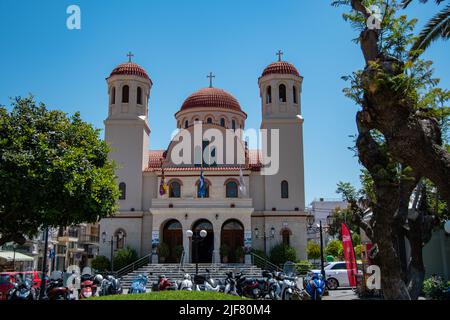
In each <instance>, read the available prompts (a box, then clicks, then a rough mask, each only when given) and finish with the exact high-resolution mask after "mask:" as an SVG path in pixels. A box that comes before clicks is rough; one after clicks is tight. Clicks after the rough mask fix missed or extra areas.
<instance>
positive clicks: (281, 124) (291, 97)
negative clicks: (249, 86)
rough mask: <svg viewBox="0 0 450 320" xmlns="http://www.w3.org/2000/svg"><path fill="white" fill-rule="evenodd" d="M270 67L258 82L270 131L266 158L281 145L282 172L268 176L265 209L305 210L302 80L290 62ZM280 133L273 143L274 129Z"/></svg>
mask: <svg viewBox="0 0 450 320" xmlns="http://www.w3.org/2000/svg"><path fill="white" fill-rule="evenodd" d="M277 55H278V59H277V60H278V61H276V62H273V63H271V64H270V65H268V66H267V67H266V68H265V69H264V71H263V73H262V75H261V77H260V78H259V80H258V84H259V89H260V96H261V112H262V122H261V129H266V130H267V131H268V135H267V136H268V138H269V139H268V140H267V141H268V142H267V143H266V144H264V142H263V146H262V149H263V155H264V154H269V155H271V150H276V148H275V145H273V144H274V143H278V150H279V169H278V172H276V173H275V174H268V175H266V176H265V178H264V180H265V209H266V210H268V211H269V210H274V209H275V210H276V211H304V209H305V190H304V159H303V118H302V116H301V91H302V82H303V77H302V76H301V75H300V74H299V72H298V71H297V69H296V68H295V67H294V66H293V65H292V64H290V63H288V62H286V61H283V60H282V55H283V52H281V51H278V52H277ZM273 129H275V130H278V132H279V141H271V140H270V136H271V133H270V131H271V130H273Z"/></svg>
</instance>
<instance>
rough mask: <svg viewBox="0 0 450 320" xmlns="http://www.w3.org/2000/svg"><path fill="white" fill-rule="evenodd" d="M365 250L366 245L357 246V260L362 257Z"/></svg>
mask: <svg viewBox="0 0 450 320" xmlns="http://www.w3.org/2000/svg"><path fill="white" fill-rule="evenodd" d="M363 251H364V245H362V244H358V245H356V246H355V256H356V259H357V260H358V259H361V254H362V252H363Z"/></svg>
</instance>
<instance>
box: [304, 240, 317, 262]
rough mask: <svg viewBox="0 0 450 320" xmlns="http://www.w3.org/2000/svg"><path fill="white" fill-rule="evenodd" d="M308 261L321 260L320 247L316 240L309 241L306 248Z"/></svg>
mask: <svg viewBox="0 0 450 320" xmlns="http://www.w3.org/2000/svg"><path fill="white" fill-rule="evenodd" d="M306 250H307V254H308V259H311V260H316V259H320V245H319V244H318V243H317V242H315V241H314V240H309V241H308V244H307V246H306Z"/></svg>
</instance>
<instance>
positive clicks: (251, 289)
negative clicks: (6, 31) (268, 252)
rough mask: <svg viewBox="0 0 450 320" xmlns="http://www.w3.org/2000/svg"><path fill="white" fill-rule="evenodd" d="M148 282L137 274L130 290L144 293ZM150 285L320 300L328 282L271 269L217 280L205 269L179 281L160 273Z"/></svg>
mask: <svg viewBox="0 0 450 320" xmlns="http://www.w3.org/2000/svg"><path fill="white" fill-rule="evenodd" d="M182 271H183V272H185V271H184V270H182ZM147 283H148V275H143V274H139V275H137V276H136V278H135V279H134V280H133V282H132V284H131V287H130V290H129V291H128V293H129V294H135V293H145V292H146V291H147V290H146V286H147ZM151 288H152V289H151V291H164V290H186V291H209V292H223V293H226V294H230V295H235V296H241V297H246V298H251V299H257V300H263V299H264V300H321V298H322V296H323V294H324V291H325V281H324V280H323V278H322V275H320V274H316V273H313V272H311V273H309V274H308V275H307V276H306V277H305V278H303V279H302V278H300V277H297V276H296V275H294V274H292V273H286V272H270V271H263V273H262V277H260V278H248V277H246V276H244V274H243V273H242V272H236V273H235V272H227V273H226V278H225V279H224V280H215V279H213V278H212V276H211V273H210V271H209V270H208V269H206V273H205V274H198V275H194V277H192V276H191V275H190V274H188V273H184V276H183V280H179V281H170V280H169V279H167V277H166V276H165V275H160V276H159V277H158V280H157V281H156V282H155V283H153V284H152V285H151Z"/></svg>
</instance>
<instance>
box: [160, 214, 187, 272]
mask: <svg viewBox="0 0 450 320" xmlns="http://www.w3.org/2000/svg"><path fill="white" fill-rule="evenodd" d="M163 242H164V243H165V244H167V246H168V247H169V256H168V257H166V261H165V262H167V263H177V262H178V261H179V259H180V255H181V251H182V249H183V231H182V227H181V223H180V222H179V221H178V220H175V219H173V220H170V221H168V222H167V223H166V224H165V225H164V230H163Z"/></svg>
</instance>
